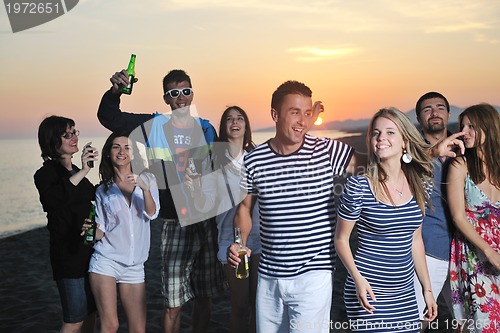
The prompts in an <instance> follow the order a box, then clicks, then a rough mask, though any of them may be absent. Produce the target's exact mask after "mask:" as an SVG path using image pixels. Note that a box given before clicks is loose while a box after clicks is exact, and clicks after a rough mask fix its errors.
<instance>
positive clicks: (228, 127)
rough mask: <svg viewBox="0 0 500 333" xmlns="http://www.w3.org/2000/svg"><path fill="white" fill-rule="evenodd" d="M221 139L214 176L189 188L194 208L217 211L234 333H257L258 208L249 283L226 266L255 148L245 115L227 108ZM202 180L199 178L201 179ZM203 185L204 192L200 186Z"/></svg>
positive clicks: (235, 108) (217, 144) (249, 242)
mask: <svg viewBox="0 0 500 333" xmlns="http://www.w3.org/2000/svg"><path fill="white" fill-rule="evenodd" d="M219 135H220V137H219V139H218V140H217V141H216V142H215V143H214V148H213V152H214V154H213V158H214V160H213V162H214V167H215V170H216V171H215V172H213V173H211V174H209V175H204V176H203V179H201V182H199V183H198V182H197V181H193V179H191V178H190V177H189V175H188V176H186V183H187V184H188V186H194V191H193V196H194V200H195V207H196V208H197V209H198V210H199V211H200V212H202V213H209V212H211V211H213V210H214V208H215V209H216V213H217V216H216V222H217V228H218V245H219V251H218V253H217V257H218V259H219V261H220V262H221V263H222V264H223V265H224V271H225V273H226V278H227V281H228V283H229V290H230V294H231V330H230V331H231V332H235V333H236V332H238V333H241V332H255V297H256V291H257V268H258V266H259V259H260V252H261V244H260V235H259V228H260V224H259V215H258V206H257V205H255V207H254V210H253V216H252V218H253V224H252V229H251V232H250V234H249V236H248V240H247V244H246V245H247V246H248V248H250V249H252V252H251V257H250V263H249V268H250V274H249V277H248V278H246V279H238V278H236V274H235V273H236V272H235V269H234V268H233V267H231V266H230V265H228V263H227V252H226V251H227V248H228V247H229V246H230V245H231V244H232V243H234V233H233V220H234V215H235V214H236V208H237V206H238V204H239V202H240V201H241V199H242V198H243V197H245V195H246V193H242V191H241V189H240V181H241V174H240V172H241V168H242V166H243V157H244V156H245V155H246V154H247V153H248V152H249V151H251V150H252V149H253V148H254V147H255V145H254V143H253V142H252V132H251V129H250V122H249V120H248V116H247V114H246V112H245V111H244V110H243V109H241V108H240V107H238V106H230V107H228V108H227V109H226V110H225V111H224V112H223V114H222V116H221V120H220V127H219ZM198 179H199V178H198ZM199 185H201V191H199V190H197V188H196V187H197V186H199Z"/></svg>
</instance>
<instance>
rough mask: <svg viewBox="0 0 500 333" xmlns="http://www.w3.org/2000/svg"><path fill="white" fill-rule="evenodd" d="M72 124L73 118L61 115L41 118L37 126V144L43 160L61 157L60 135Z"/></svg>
mask: <svg viewBox="0 0 500 333" xmlns="http://www.w3.org/2000/svg"><path fill="white" fill-rule="evenodd" d="M73 126H75V121H74V120H73V119H69V118H65V117H61V116H49V117H47V118H45V119H44V120H42V122H41V123H40V125H39V126H38V144H39V145H40V150H41V151H42V154H41V156H42V158H43V160H44V161H47V160H49V159H52V160H58V159H59V158H61V154H60V153H59V148H61V145H62V136H63V135H64V133H66V130H67V129H68V128H70V127H73Z"/></svg>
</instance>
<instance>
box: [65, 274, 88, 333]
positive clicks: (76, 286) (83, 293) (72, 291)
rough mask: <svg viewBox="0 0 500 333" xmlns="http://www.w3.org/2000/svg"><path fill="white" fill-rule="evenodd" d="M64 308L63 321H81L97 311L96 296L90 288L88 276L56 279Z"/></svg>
mask: <svg viewBox="0 0 500 333" xmlns="http://www.w3.org/2000/svg"><path fill="white" fill-rule="evenodd" d="M56 284H57V289H59V297H60V298H61V305H62V310H63V321H64V322H65V323H68V324H74V323H79V322H81V321H83V320H85V318H87V315H88V314H90V313H93V312H95V311H96V306H95V302H94V296H93V295H92V292H91V290H90V284H89V280H88V277H85V278H79V279H61V280H57V281H56Z"/></svg>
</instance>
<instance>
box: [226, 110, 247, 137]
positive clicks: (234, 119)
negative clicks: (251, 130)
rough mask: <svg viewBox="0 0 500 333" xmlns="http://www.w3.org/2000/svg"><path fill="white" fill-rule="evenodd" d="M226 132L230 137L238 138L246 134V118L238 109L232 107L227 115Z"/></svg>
mask: <svg viewBox="0 0 500 333" xmlns="http://www.w3.org/2000/svg"><path fill="white" fill-rule="evenodd" d="M225 121H226V133H227V138H228V139H238V138H243V137H244V136H245V118H244V117H243V115H242V114H241V113H240V112H239V111H238V110H236V109H231V110H230V111H229V112H228V113H227V116H226V119H225Z"/></svg>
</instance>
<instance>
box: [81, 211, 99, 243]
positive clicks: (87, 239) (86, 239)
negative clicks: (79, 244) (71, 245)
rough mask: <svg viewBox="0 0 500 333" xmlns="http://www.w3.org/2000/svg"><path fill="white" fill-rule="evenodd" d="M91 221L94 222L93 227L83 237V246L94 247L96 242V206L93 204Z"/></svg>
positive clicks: (90, 214)
mask: <svg viewBox="0 0 500 333" xmlns="http://www.w3.org/2000/svg"><path fill="white" fill-rule="evenodd" d="M89 220H90V221H92V222H91V224H92V226H91V227H90V228H89V229H87V231H85V235H84V236H83V244H85V245H90V246H92V244H94V241H95V233H96V227H97V223H96V222H95V205H94V204H93V203H91V204H90V213H89Z"/></svg>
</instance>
